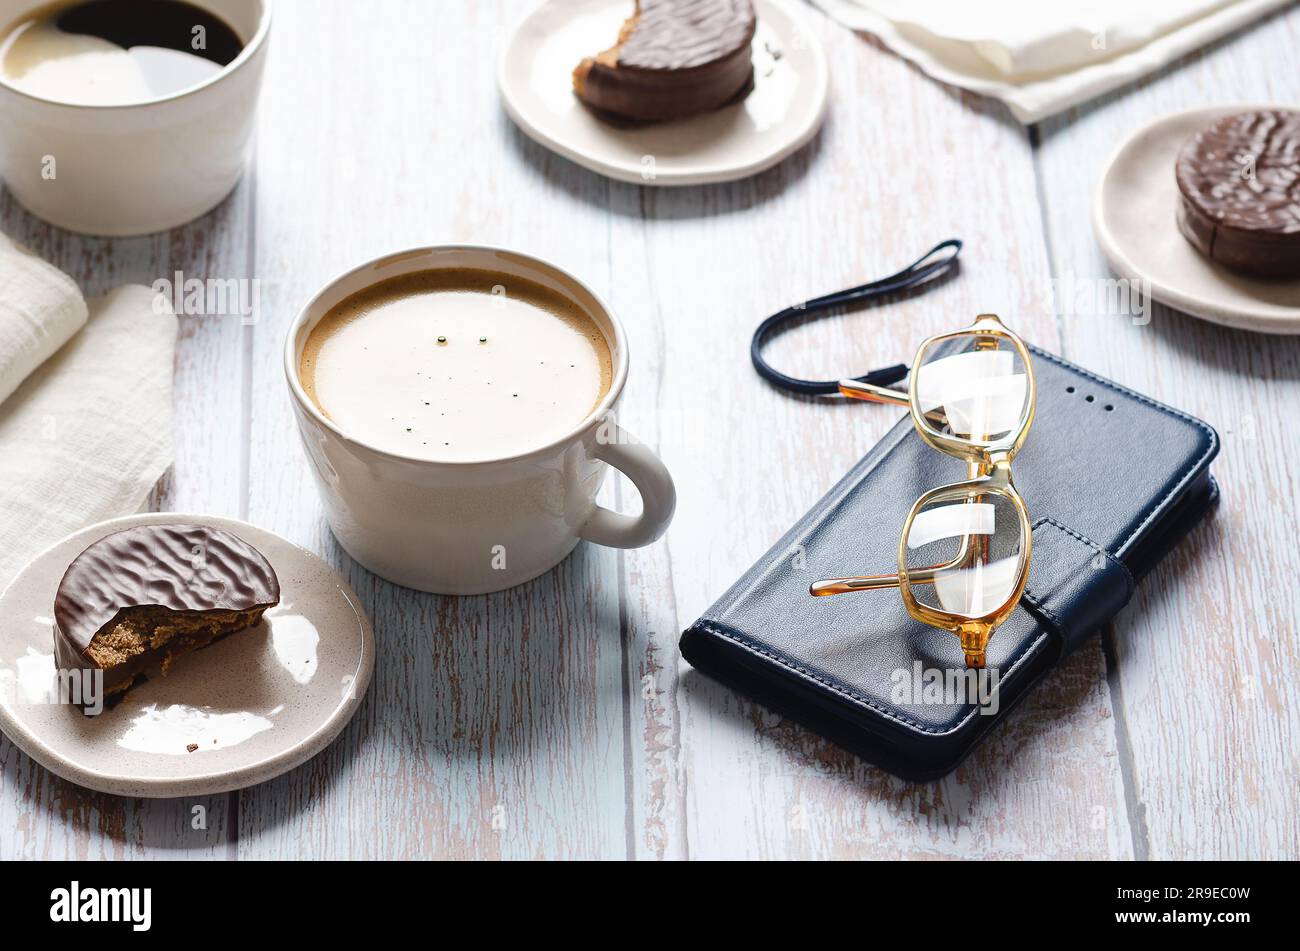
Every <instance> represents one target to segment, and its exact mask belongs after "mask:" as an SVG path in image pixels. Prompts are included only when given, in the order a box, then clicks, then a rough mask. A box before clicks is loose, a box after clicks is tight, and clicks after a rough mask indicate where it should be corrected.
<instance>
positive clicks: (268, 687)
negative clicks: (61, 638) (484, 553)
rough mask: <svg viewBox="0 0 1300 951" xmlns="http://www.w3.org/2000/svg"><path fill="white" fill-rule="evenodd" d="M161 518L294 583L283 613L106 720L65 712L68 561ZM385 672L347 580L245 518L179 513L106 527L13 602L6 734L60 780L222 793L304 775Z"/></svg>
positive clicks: (58, 552)
mask: <svg viewBox="0 0 1300 951" xmlns="http://www.w3.org/2000/svg"><path fill="white" fill-rule="evenodd" d="M158 522H186V523H189V524H199V525H209V526H213V527H215V528H223V529H226V530H227V531H230V532H233V533H234V534H236V535H238V536H239V537H240V538H242V539H244V540H245V541H247V542H248V543H249V544H251V545H253V546H254V547H255V548H257V549H258V550H259V551H261V552H262V554H263V555H265V556H266V559H267V560H268V561H269V562H270V563H271V566H272V567H273V568H274V569H275V572H276V575H277V576H278V577H279V579H280V603H279V605H277V606H276V607H274V608H272V609H270V610H269V611H267V612H266V615H265V617H264V618H263V620H262V622H261V623H260V624H258V625H257V626H256V627H254V628H251V629H249V630H246V631H240V632H238V633H236V634H232V635H231V636H230V637H227V638H225V639H223V640H220V641H218V642H216V643H215V644H213V645H211V646H210V647H206V648H204V649H203V650H200V651H196V652H195V653H193V654H191V655H189V656H186V657H183V658H181V659H180V660H178V661H177V662H176V665H175V666H174V667H173V668H172V670H171V671H170V673H168V675H167V676H166V677H160V678H155V679H152V680H149V681H147V682H146V683H144V684H142V685H140V686H137V687H135V688H134V689H132V690H131V691H130V692H129V693H128V694H127V695H126V697H125V698H124V699H123V700H122V701H121V702H119V703H118V704H117V705H115V706H110V707H107V708H106V709H105V710H104V712H103V713H101V714H100V715H99V716H96V717H87V716H85V715H84V714H83V713H82V712H81V710H80V709H79V708H77V707H75V706H71V705H68V704H66V703H63V704H61V703H56V702H51V701H52V697H53V695H54V694H55V693H56V691H55V690H54V689H53V684H54V656H53V650H54V641H53V633H52V624H53V621H52V619H51V615H52V613H53V607H54V594H55V591H56V590H57V588H58V585H59V581H60V579H61V578H62V577H63V572H64V571H65V570H66V569H67V567H68V563H69V562H70V561H72V559H73V558H75V557H76V556H77V555H78V554H80V553H81V551H82V550H83V549H85V548H86V546H87V545H89V544H90V543H91V542H94V541H96V540H98V539H100V538H102V537H104V536H105V535H107V534H109V533H110V532H115V531H118V530H119V529H123V528H130V527H132V526H134V525H148V524H153V523H158ZM374 665H375V641H374V635H373V634H372V632H371V629H370V622H369V621H368V620H367V619H366V616H365V613H364V612H363V611H362V610H361V606H360V602H359V601H358V600H357V596H356V595H355V594H354V593H353V591H352V589H351V588H350V587H349V586H348V584H347V582H346V581H344V580H343V579H342V578H341V577H339V575H338V574H337V573H336V572H335V571H334V569H333V568H331V567H330V566H329V565H327V564H326V563H325V562H323V561H322V560H321V559H319V558H317V557H316V556H315V555H313V554H311V553H309V552H307V551H304V550H303V549H301V548H299V547H297V546H296V545H293V544H291V543H289V542H287V541H285V540H284V539H283V538H280V537H279V536H278V535H273V534H272V533H270V532H268V531H265V530H264V529H260V528H258V527H256V526H254V525H248V524H245V523H244V522H237V521H233V520H231V519H225V518H214V517H212V516H208V515H177V514H174V513H170V512H167V513H156V514H149V515H132V516H128V517H127V518H119V519H114V520H112V521H109V522H102V523H100V524H99V525H94V526H91V527H90V528H87V529H84V530H82V531H80V532H77V533H76V534H75V535H71V536H69V537H68V538H65V539H64V540H63V541H61V542H59V543H57V544H56V545H54V546H53V547H51V548H49V549H47V550H46V551H45V552H43V553H42V554H40V555H38V556H37V557H36V558H35V559H34V560H33V561H32V562H31V563H30V564H29V565H28V566H27V567H26V568H24V569H23V570H22V571H21V572H20V573H19V574H18V576H17V577H16V578H14V580H13V581H12V582H11V583H10V585H9V587H8V588H7V589H5V592H4V594H3V595H0V730H3V731H4V733H5V735H6V736H8V737H9V739H11V740H12V741H13V742H14V744H15V745H17V746H18V748H19V749H21V750H22V751H23V752H24V753H26V754H27V755H28V756H30V757H31V758H32V759H34V760H36V762H38V763H40V764H41V765H42V766H44V767H45V768H47V769H48V770H50V771H51V772H52V773H55V774H57V775H59V776H62V777H63V778H64V779H67V780H70V781H71V782H74V783H77V784H79V785H81V786H87V787H89V788H91V789H96V790H99V791H100V792H107V793H114V794H117V795H121V796H145V797H155V798H157V797H169V796H199V795H211V794H214V793H221V792H228V791H230V790H232V789H242V788H243V787H245V786H251V785H253V784H255V783H260V782H264V781H266V780H268V779H271V778H273V777H275V776H279V775H280V774H281V773H284V772H287V771H288V770H290V769H293V768H294V767H295V766H298V765H299V764H301V763H304V762H306V761H307V760H308V759H310V758H311V757H313V756H315V755H316V754H317V753H319V752H320V751H321V750H323V749H324V748H325V747H326V746H328V745H329V743H330V741H332V740H333V739H334V738H335V737H336V736H338V734H339V731H340V730H342V729H343V727H344V725H345V724H346V723H347V722H348V720H349V719H351V718H352V715H353V714H354V713H355V712H356V710H357V707H358V706H360V704H361V698H362V697H364V696H365V693H366V688H367V687H369V686H370V675H371V673H372V672H373V670H374ZM190 747H195V748H194V749H193V750H191V749H190Z"/></svg>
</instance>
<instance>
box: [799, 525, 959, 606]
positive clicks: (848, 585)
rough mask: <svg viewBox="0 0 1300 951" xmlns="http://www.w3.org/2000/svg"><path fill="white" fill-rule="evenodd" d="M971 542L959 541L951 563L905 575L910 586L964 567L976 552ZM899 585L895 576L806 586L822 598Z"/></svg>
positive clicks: (870, 576)
mask: <svg viewBox="0 0 1300 951" xmlns="http://www.w3.org/2000/svg"><path fill="white" fill-rule="evenodd" d="M972 542H977V540H976V539H974V538H972V537H971V536H969V535H966V536H964V537H963V538H962V540H961V550H960V551H959V552H957V557H955V558H953V560H952V561H950V562H948V563H947V564H944V565H931V566H930V567H929V568H915V569H913V570H911V571H909V572H908V573H907V576H908V580H909V581H910V582H911V583H912V584H934V579H935V578H936V577H938V576H939V574H940V573H941V572H944V571H953V570H954V569H957V568H963V567H966V565H967V564H968V563H969V561H970V558H971V555H972V553H974V552H975V551H976V550H977V549H976V547H975V545H972ZM900 583H901V582H900V581H899V580H898V575H897V574H892V575H861V576H858V577H851V578H827V579H825V580H823V581H814V582H813V583H812V584H811V585H809V586H808V592H809V593H810V594H812V595H813V597H817V598H823V597H826V596H827V595H831V594H850V593H851V592H854V591H880V590H881V589H883V588H897V587H898V586H899V584H900Z"/></svg>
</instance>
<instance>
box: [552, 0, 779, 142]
mask: <svg viewBox="0 0 1300 951" xmlns="http://www.w3.org/2000/svg"><path fill="white" fill-rule="evenodd" d="M756 25H757V22H756V19H755V17H754V6H753V4H752V3H751V2H750V0H637V2H636V6H635V10H634V11H633V13H632V16H631V17H629V18H628V19H627V20H626V21H625V22H624V23H623V27H622V29H620V30H619V33H618V38H617V40H616V41H615V43H614V45H613V46H612V47H610V48H609V49H607V50H605V51H604V52H602V53H597V54H596V55H595V56H589V57H587V58H586V59H584V60H583V61H582V62H581V63H579V64H578V67H577V68H576V69H575V70H574V71H573V89H574V92H575V93H577V95H578V98H579V99H581V100H582V101H583V102H585V103H586V104H587V105H589V106H591V107H592V108H593V109H594V110H596V112H597V113H603V114H605V115H608V116H614V117H619V118H622V119H637V120H642V121H650V122H654V121H663V120H666V119H682V118H686V117H687V116H693V115H697V114H699V113H702V112H710V111H712V110H714V109H718V108H721V107H722V106H725V105H727V104H728V103H730V102H732V101H733V100H735V99H737V98H739V97H740V96H741V95H743V94H744V93H746V92H748V90H749V89H751V88H752V86H753V78H754V77H753V74H754V67H753V62H752V60H751V54H750V43H752V42H753V39H754V30H755V28H756Z"/></svg>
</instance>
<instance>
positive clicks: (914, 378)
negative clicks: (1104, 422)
mask: <svg viewBox="0 0 1300 951" xmlns="http://www.w3.org/2000/svg"><path fill="white" fill-rule="evenodd" d="M958 337H978V338H985V341H984V342H978V341H977V343H976V347H977V348H989V347H996V346H997V344H996V341H997V340H1005V341H1007V342H1009V343H1010V344H1011V345H1012V346H1013V347H1014V348H1015V349H1016V351H1017V352H1018V353H1019V354H1020V358H1021V360H1022V362H1023V363H1024V367H1025V376H1026V378H1027V384H1028V386H1027V391H1026V395H1027V398H1026V400H1025V406H1024V409H1023V410H1022V411H1021V414H1020V420H1019V423H1018V425H1017V427H1016V428H1015V429H1014V430H1012V431H1011V432H1008V433H1007V434H1005V435H1004V436H1002V437H1001V438H1000V439H991V440H979V439H965V438H962V437H960V436H955V435H953V434H951V433H943V432H940V431H939V430H938V429H937V428H936V427H935V426H934V425H932V424H931V423H932V417H935V416H936V415H938V414H937V412H936V411H934V410H932V411H930V412H929V413H926V412H924V411H923V410H922V408H921V402H920V399H919V397H918V394H917V383H918V380H919V378H920V375H921V374H920V373H919V369H920V367H921V366H923V364H924V359H923V358H924V357H925V355H926V352H927V351H928V350H930V348H932V347H934V346H937V345H939V344H941V343H943V342H944V341H947V340H952V339H955V338H958ZM912 367H913V370H912V374H911V380H910V381H909V383H908V390H907V392H906V393H903V392H901V391H899V390H894V389H890V388H889V387H883V386H875V385H873V384H870V383H861V382H859V381H857V380H841V381H840V382H839V388H840V392H841V393H843V394H844V395H845V396H850V397H853V398H854V399H861V400H869V401H871V402H876V403H891V404H894V405H897V406H907V407H908V408H909V409H910V411H911V414H912V422H913V424H914V425H915V426H916V429H917V432H918V433H920V436H921V438H922V439H923V440H925V442H926V444H927V445H929V446H930V447H931V448H932V449H935V450H937V451H939V452H942V453H944V454H945V455H949V456H955V457H956V458H958V459H963V460H965V461H966V463H967V465H968V466H969V476H968V478H967V480H966V481H965V482H956V483H952V484H949V485H943V486H939V487H938V488H935V489H931V490H930V491H928V492H926V493H925V494H924V495H922V496H921V497H920V498H919V499H917V500H916V503H915V504H914V505H913V506H912V509H911V511H910V512H908V513H907V521H906V522H904V523H903V532H902V534H901V535H900V536H899V539H898V572H897V574H892V575H868V576H861V577H848V578H828V579H826V580H823V581H817V582H814V583H813V584H812V585H811V586H810V587H809V592H810V593H811V594H812V595H814V596H816V597H825V596H827V595H833V594H847V593H849V592H851V591H875V590H879V589H882V588H898V589H899V593H900V594H901V595H902V597H903V605H904V606H905V607H906V608H907V613H908V614H910V615H911V616H912V617H914V618H916V620H918V621H920V622H922V623H923V624H928V625H930V626H931V627H937V628H939V629H940V630H945V631H948V632H949V633H951V634H954V635H956V636H957V637H958V638H959V639H960V640H961V648H962V654H963V655H964V656H965V659H966V666H967V667H974V668H980V667H983V666H984V661H985V650H986V649H987V647H988V642H989V638H990V637H991V636H992V634H993V631H994V630H996V629H997V628H998V627H999V626H1001V625H1002V624H1003V623H1005V622H1006V620H1007V618H1009V617H1010V616H1011V613H1012V612H1013V611H1014V610H1015V608H1016V605H1017V604H1018V603H1019V602H1020V596H1021V595H1022V594H1023V593H1024V590H1025V582H1026V580H1027V579H1028V577H1029V559H1030V555H1031V554H1032V550H1033V533H1032V529H1031V526H1030V522H1029V511H1028V510H1027V509H1026V508H1025V502H1024V500H1023V499H1022V498H1021V497H1020V493H1019V492H1018V491H1016V486H1015V483H1014V482H1013V481H1012V479H1011V460H1012V459H1014V458H1015V456H1016V454H1017V453H1018V452H1019V451H1020V447H1021V446H1023V445H1024V443H1025V438H1026V437H1027V436H1028V435H1029V427H1030V426H1031V425H1032V424H1033V421H1034V407H1035V405H1036V404H1037V402H1038V392H1037V388H1036V385H1035V382H1034V365H1033V361H1032V360H1031V359H1030V357H1029V349H1028V348H1027V347H1026V346H1025V343H1024V341H1023V340H1021V339H1020V338H1019V337H1018V336H1016V334H1015V333H1013V332H1012V331H1011V330H1010V329H1008V328H1007V326H1006V325H1005V324H1003V323H1002V321H1001V320H1000V319H999V318H998V317H997V315H995V314H980V315H979V316H978V317H976V318H975V322H974V323H972V324H971V325H970V326H969V327H966V328H964V329H962V330H954V331H952V332H950V333H945V334H938V335H936V336H933V337H929V338H927V339H926V340H924V341H922V342H921V345H920V346H919V347H917V348H916V356H915V358H914V359H913V361H912ZM935 421H937V420H935ZM983 495H996V496H999V497H1001V498H1004V499H1006V500H1007V501H1008V502H1009V503H1010V504H1011V506H1012V508H1013V509H1014V510H1015V512H1016V515H1017V517H1018V519H1019V524H1020V536H1021V545H1020V555H1019V559H1018V563H1017V569H1016V583H1015V585H1014V586H1013V588H1012V591H1011V594H1010V596H1009V597H1008V598H1007V599H1006V601H1004V602H1003V603H1002V604H1001V605H999V606H998V607H997V608H996V609H995V610H993V611H990V612H988V613H987V614H983V615H981V616H979V617H970V616H967V615H964V614H957V613H955V612H950V611H943V610H940V609H939V608H933V607H930V606H929V605H927V604H922V603H921V602H920V601H919V600H917V597H916V595H915V593H914V592H913V591H912V586H913V585H914V584H932V583H933V582H934V580H935V578H936V577H937V576H938V575H939V574H940V573H942V572H944V571H948V570H953V569H956V568H960V567H962V566H963V565H966V564H969V563H970V562H971V561H972V559H974V558H976V557H980V555H981V553H983V554H984V555H987V550H988V549H987V545H988V540H987V539H986V538H985V539H979V538H976V537H974V536H972V535H966V536H964V537H963V539H962V543H961V549H960V551H959V552H958V553H957V556H956V557H955V558H954V559H953V560H952V561H950V562H948V563H947V564H944V565H933V566H931V567H929V568H910V569H909V567H908V564H907V538H908V535H909V534H911V531H912V522H913V521H914V520H915V518H916V516H917V514H918V513H920V512H921V511H922V510H923V509H925V508H926V507H927V506H929V505H931V504H933V503H935V502H942V501H945V500H947V499H953V500H959V501H960V500H965V501H966V502H967V503H972V502H975V501H977V500H978V498H979V497H981V496H983Z"/></svg>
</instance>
